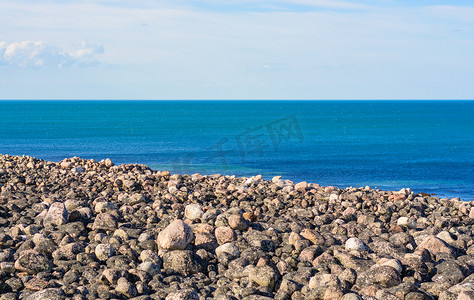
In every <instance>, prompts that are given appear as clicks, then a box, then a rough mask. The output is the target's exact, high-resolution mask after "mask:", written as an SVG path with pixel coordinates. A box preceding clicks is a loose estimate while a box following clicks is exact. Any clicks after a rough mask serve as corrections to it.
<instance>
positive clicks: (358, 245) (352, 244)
mask: <svg viewBox="0 0 474 300" xmlns="http://www.w3.org/2000/svg"><path fill="white" fill-rule="evenodd" d="M344 247H345V248H346V250H348V251H369V247H368V246H367V245H366V244H365V243H364V242H363V241H362V240H360V239H358V238H356V237H352V238H350V239H348V240H347V241H346V243H345V244H344Z"/></svg>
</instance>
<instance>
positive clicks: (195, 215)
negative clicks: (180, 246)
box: [184, 203, 204, 221]
mask: <svg viewBox="0 0 474 300" xmlns="http://www.w3.org/2000/svg"><path fill="white" fill-rule="evenodd" d="M203 214H204V211H203V210H202V208H201V205H199V204H194V203H193V204H188V205H186V208H185V210H184V216H185V217H186V218H187V219H189V220H191V221H195V220H198V219H200V218H201V217H202V215H203Z"/></svg>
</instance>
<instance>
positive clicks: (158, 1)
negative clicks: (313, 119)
mask: <svg viewBox="0 0 474 300" xmlns="http://www.w3.org/2000/svg"><path fill="white" fill-rule="evenodd" d="M473 83H474V2H473V1H472V0H469V1H467V0H466V1H463V0H450V1H442V0H419V1H409V0H401V1H392V0H362V1H351V0H346V1H339V0H335V1H332V0H240V1H237V0H189V1H185V0H134V1H131V0H102V1H96V0H76V1H72V0H14V1H12V0H9V1H7V0H0V99H158V100H161V99H474V84H473Z"/></svg>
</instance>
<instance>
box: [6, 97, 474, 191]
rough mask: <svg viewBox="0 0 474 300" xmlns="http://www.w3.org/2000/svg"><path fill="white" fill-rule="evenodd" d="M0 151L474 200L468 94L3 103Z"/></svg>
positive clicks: (473, 134)
mask: <svg viewBox="0 0 474 300" xmlns="http://www.w3.org/2000/svg"><path fill="white" fill-rule="evenodd" d="M0 153H2V154H11V155H30V156H35V157H37V158H42V159H47V160H53V161H59V160H62V159H63V158H66V157H72V156H79V157H82V158H87V159H90V158H93V159H95V160H101V159H104V158H107V157H109V158H111V159H112V160H113V161H114V162H115V163H116V164H121V163H142V164H147V165H149V166H150V167H152V168H154V169H159V170H165V169H167V170H170V171H171V172H173V173H186V174H192V173H202V174H213V173H221V174H235V175H240V176H251V175H256V174H262V175H263V176H264V178H266V179H270V178H271V177H273V176H275V175H281V176H283V178H284V179H290V180H293V181H295V182H298V181H303V180H305V181H308V182H314V183H319V184H321V185H335V186H338V187H347V186H354V187H359V186H366V185H369V186H371V187H377V188H381V189H393V190H398V189H401V188H403V187H410V188H411V189H412V190H414V191H415V192H425V193H433V194H437V195H438V196H440V197H461V198H462V199H463V200H473V199H474V172H473V170H474V101H0Z"/></svg>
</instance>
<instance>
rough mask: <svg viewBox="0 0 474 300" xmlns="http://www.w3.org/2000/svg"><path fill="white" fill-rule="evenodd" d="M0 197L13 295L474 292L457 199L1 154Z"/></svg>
mask: <svg viewBox="0 0 474 300" xmlns="http://www.w3.org/2000/svg"><path fill="white" fill-rule="evenodd" d="M0 203H1V205H0V249H1V252H0V266H1V270H2V272H3V273H2V274H3V275H2V276H1V277H0V294H8V296H9V297H10V298H9V299H18V297H20V296H21V297H22V299H30V298H29V297H32V298H31V299H49V298H52V297H56V298H57V299H66V298H68V299H69V298H72V299H96V298H103V299H130V298H135V297H140V298H137V299H141V300H144V299H166V300H173V299H189V300H190V299H223V300H224V299H226V300H227V299H245V300H252V299H292V300H293V299H295V300H300V299H301V300H304V299H343V300H347V299H410V300H412V299H474V298H469V297H474V275H472V274H473V273H474V229H473V225H474V202H468V201H461V200H460V199H459V198H453V199H448V198H442V199H440V198H438V197H431V196H429V195H424V194H423V193H418V194H415V193H414V192H413V191H411V190H410V189H408V188H405V189H401V190H400V191H383V190H374V189H372V188H370V187H365V188H345V189H340V188H335V187H332V186H326V187H321V186H319V185H318V184H314V183H307V182H299V183H293V182H291V181H288V180H283V179H282V178H281V177H280V176H276V177H274V178H273V179H272V180H269V181H266V180H263V179H262V178H261V176H258V175H257V176H253V177H236V176H228V175H226V176H223V175H219V174H215V175H200V174H192V175H179V174H170V172H168V171H155V170H151V169H150V168H149V167H148V166H145V165H139V164H128V165H118V166H116V165H114V164H113V162H112V161H111V160H110V159H106V160H103V161H101V162H96V161H94V160H84V159H80V158H76V157H74V158H68V159H64V160H62V161H60V162H48V161H44V160H40V159H36V158H32V157H28V156H23V157H20V156H10V155H0ZM56 298H55V299H56Z"/></svg>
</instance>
